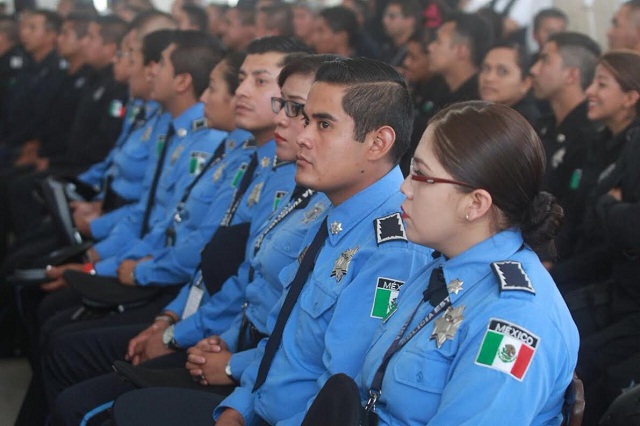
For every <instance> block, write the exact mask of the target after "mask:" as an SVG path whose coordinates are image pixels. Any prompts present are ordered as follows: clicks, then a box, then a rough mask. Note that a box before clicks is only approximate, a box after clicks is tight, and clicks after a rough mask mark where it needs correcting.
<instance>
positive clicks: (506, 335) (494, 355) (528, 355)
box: [476, 318, 540, 381]
mask: <svg viewBox="0 0 640 426" xmlns="http://www.w3.org/2000/svg"><path fill="white" fill-rule="evenodd" d="M539 341H540V338H539V337H538V336H536V335H534V334H532V333H531V332H530V331H529V330H526V329H524V328H522V327H519V326H517V325H515V324H512V323H510V322H508V321H504V320H500V319H494V318H492V319H491V320H490V321H489V327H488V328H487V333H486V334H485V335H484V339H483V340H482V344H481V345H480V351H479V352H478V356H477V357H476V364H478V365H481V366H484V367H489V368H493V369H495V370H499V371H502V372H504V373H507V374H509V375H510V376H512V377H514V378H515V379H517V380H519V381H522V379H523V378H524V375H525V374H526V373H527V370H528V369H529V365H531V360H532V359H533V356H534V355H535V353H536V348H537V347H538V342H539Z"/></svg>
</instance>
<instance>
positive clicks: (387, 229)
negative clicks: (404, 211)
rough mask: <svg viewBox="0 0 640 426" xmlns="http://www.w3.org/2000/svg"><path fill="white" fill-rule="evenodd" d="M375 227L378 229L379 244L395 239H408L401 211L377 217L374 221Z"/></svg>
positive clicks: (377, 240) (377, 239)
mask: <svg viewBox="0 0 640 426" xmlns="http://www.w3.org/2000/svg"><path fill="white" fill-rule="evenodd" d="M373 228H374V229H375V231H376V242H377V243H378V245H380V244H382V243H386V242H389V241H394V240H400V241H407V233H406V231H405V229H404V223H402V217H401V216H400V213H393V214H390V215H389V216H385V217H379V218H377V219H376V220H374V221H373Z"/></svg>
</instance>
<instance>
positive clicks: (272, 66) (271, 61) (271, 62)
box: [240, 52, 285, 77]
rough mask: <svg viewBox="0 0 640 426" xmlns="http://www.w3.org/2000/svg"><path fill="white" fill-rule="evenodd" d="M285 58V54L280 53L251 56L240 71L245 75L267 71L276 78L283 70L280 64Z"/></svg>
mask: <svg viewBox="0 0 640 426" xmlns="http://www.w3.org/2000/svg"><path fill="white" fill-rule="evenodd" d="M284 56H285V55H284V53H279V52H268V53H258V54H255V53H254V54H249V55H247V57H246V58H245V59H244V62H242V66H241V67H240V71H241V72H243V73H245V74H250V73H253V72H259V71H266V72H268V73H270V74H274V77H276V76H277V75H278V73H280V69H281V68H282V66H281V65H280V64H281V63H282V59H283V58H284Z"/></svg>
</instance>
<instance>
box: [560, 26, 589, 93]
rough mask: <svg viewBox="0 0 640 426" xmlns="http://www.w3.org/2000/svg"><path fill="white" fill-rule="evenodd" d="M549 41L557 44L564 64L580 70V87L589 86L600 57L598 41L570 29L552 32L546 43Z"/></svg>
mask: <svg viewBox="0 0 640 426" xmlns="http://www.w3.org/2000/svg"><path fill="white" fill-rule="evenodd" d="M551 42H553V43H555V44H556V46H558V53H559V54H560V56H561V57H562V61H563V62H564V64H565V65H566V66H568V67H576V68H578V70H580V84H581V86H582V89H583V90H584V89H586V88H587V87H589V84H591V80H593V76H594V74H595V69H596V64H597V62H598V58H600V46H599V45H598V43H596V42H595V41H594V40H593V39H592V38H590V37H589V36H587V35H585V34H582V33H577V32H571V31H566V32H563V33H556V34H552V35H551V36H550V37H549V39H548V40H547V43H551Z"/></svg>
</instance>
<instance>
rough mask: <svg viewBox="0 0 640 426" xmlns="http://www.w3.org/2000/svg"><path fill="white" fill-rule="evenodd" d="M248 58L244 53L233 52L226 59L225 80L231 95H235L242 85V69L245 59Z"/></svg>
mask: <svg viewBox="0 0 640 426" xmlns="http://www.w3.org/2000/svg"><path fill="white" fill-rule="evenodd" d="M246 56H247V54H246V53H244V52H232V53H230V54H229V55H227V56H226V57H225V58H224V62H225V63H226V64H227V68H226V69H225V71H224V74H223V78H224V81H225V82H226V83H227V88H228V89H229V93H230V94H232V95H234V94H235V93H236V89H237V88H238V86H239V85H240V79H239V78H238V75H239V74H240V67H241V66H242V63H243V62H244V58H245V57H246Z"/></svg>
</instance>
